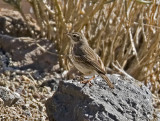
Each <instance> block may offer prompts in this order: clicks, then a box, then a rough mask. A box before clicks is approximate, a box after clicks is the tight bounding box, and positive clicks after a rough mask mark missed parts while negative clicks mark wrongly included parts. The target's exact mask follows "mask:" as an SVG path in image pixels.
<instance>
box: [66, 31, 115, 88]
mask: <svg viewBox="0 0 160 121" xmlns="http://www.w3.org/2000/svg"><path fill="white" fill-rule="evenodd" d="M67 35H68V36H69V37H70V39H71V43H72V49H71V56H70V57H71V61H72V63H73V64H74V66H75V67H76V68H77V69H78V70H79V71H80V72H82V73H83V74H84V75H95V74H98V75H100V76H101V77H102V78H103V79H104V80H106V82H107V84H108V85H109V87H110V88H114V86H113V84H112V83H111V82H110V80H109V79H108V77H107V76H106V75H105V74H106V71H105V68H104V65H103V63H102V61H101V59H100V57H99V56H98V55H97V54H96V53H95V52H94V51H93V49H92V48H91V47H90V46H89V45H88V42H87V39H86V38H85V37H84V36H83V35H82V34H81V33H78V32H73V33H68V34H67ZM89 81H90V80H89Z"/></svg>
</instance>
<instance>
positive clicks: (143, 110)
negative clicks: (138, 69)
mask: <svg viewBox="0 0 160 121" xmlns="http://www.w3.org/2000/svg"><path fill="white" fill-rule="evenodd" d="M108 76H109V78H110V79H111V81H112V82H113V84H114V85H115V89H113V90H112V89H110V88H109V87H108V86H107V84H106V82H105V81H102V79H101V78H97V79H95V80H94V81H93V82H92V83H93V86H91V87H89V86H88V85H86V86H84V85H83V84H81V83H79V82H78V81H72V80H69V81H61V82H60V83H59V87H58V89H57V91H56V92H55V93H54V94H53V96H52V97H51V98H49V99H48V100H47V102H46V111H47V115H48V117H49V120H50V121H54V120H55V121H148V120H151V119H152V114H153V107H152V94H151V92H150V91H149V89H148V88H147V87H145V86H144V85H143V84H142V83H140V82H136V81H135V80H133V79H125V78H123V79H122V77H121V76H119V75H108Z"/></svg>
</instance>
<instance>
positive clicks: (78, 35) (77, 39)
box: [67, 32, 87, 44]
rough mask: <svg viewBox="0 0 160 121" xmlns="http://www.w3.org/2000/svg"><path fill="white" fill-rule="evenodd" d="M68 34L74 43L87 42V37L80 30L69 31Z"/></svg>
mask: <svg viewBox="0 0 160 121" xmlns="http://www.w3.org/2000/svg"><path fill="white" fill-rule="evenodd" d="M67 35H68V37H69V38H70V39H71V43H72V44H76V43H86V42H87V40H86V38H85V37H84V36H83V35H82V34H81V33H79V32H72V33H67Z"/></svg>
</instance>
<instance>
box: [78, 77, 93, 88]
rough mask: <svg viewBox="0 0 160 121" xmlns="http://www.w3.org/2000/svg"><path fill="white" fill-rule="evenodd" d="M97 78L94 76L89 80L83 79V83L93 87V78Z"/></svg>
mask: <svg viewBox="0 0 160 121" xmlns="http://www.w3.org/2000/svg"><path fill="white" fill-rule="evenodd" d="M94 78H95V76H93V77H92V78H90V79H89V80H84V81H81V83H82V84H87V83H88V84H89V87H91V86H92V85H93V84H92V83H91V80H93V79H94Z"/></svg>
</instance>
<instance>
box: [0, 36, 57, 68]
mask: <svg viewBox="0 0 160 121" xmlns="http://www.w3.org/2000/svg"><path fill="white" fill-rule="evenodd" d="M35 41H36V42H35ZM37 44H39V45H41V46H42V47H43V48H44V49H45V50H46V51H50V52H52V53H55V54H56V53H57V52H56V50H55V47H54V44H53V43H52V42H50V41H49V40H46V39H39V40H34V39H32V38H30V37H11V36H8V35H2V34H0V48H1V49H2V51H4V52H8V53H9V54H10V57H9V58H12V60H13V61H16V64H15V65H13V66H14V68H19V69H35V70H39V71H44V70H49V71H50V70H54V69H56V68H58V67H56V66H57V62H58V56H57V55H53V54H49V53H47V52H44V51H42V48H40V47H38V46H37Z"/></svg>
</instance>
